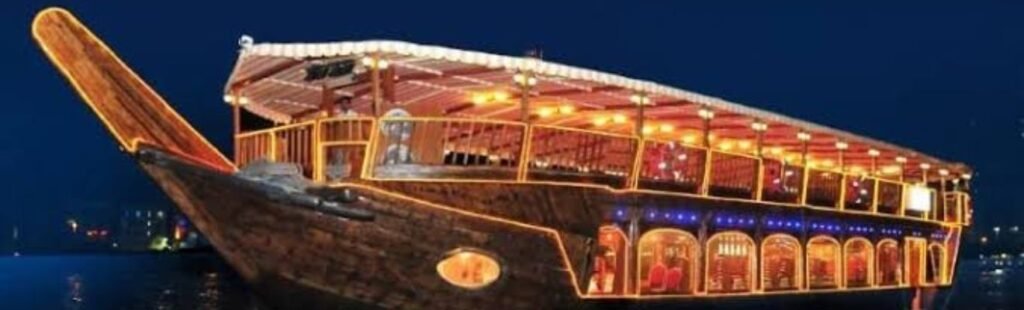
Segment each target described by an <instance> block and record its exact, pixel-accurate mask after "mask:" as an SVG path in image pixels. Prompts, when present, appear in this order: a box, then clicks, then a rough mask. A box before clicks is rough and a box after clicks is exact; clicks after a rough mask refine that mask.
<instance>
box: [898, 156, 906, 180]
mask: <svg viewBox="0 0 1024 310" xmlns="http://www.w3.org/2000/svg"><path fill="white" fill-rule="evenodd" d="M896 163H897V164H899V166H900V183H903V182H904V181H905V179H906V176H907V174H906V170H907V158H906V157H903V156H896Z"/></svg>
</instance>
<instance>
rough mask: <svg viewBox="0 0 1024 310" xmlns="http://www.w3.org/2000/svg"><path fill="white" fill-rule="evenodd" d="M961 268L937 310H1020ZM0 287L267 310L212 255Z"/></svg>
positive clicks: (106, 300)
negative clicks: (951, 287) (954, 284)
mask: <svg viewBox="0 0 1024 310" xmlns="http://www.w3.org/2000/svg"><path fill="white" fill-rule="evenodd" d="M959 268H960V270H959V271H958V272H959V273H958V277H957V283H956V286H955V287H954V288H953V289H952V290H951V291H949V292H945V293H946V294H940V296H937V298H936V300H935V302H934V303H933V306H934V308H935V309H972V310H973V309H991V310H998V309H1005V310H1011V309H1024V268H1021V267H1020V266H1018V267H1014V268H992V266H987V265H984V266H983V265H982V264H981V263H979V261H977V260H967V261H963V262H962V263H961V264H960V266H959ZM997 269H998V271H996V270H997ZM0 283H2V284H3V285H2V286H0V308H2V309H82V310H87V309H211V310H212V309H265V308H266V307H265V306H261V305H260V304H259V303H258V302H257V301H256V299H257V297H256V296H254V295H253V294H252V293H251V292H249V291H248V289H247V288H246V286H245V285H244V284H243V283H242V282H241V280H240V279H239V278H238V276H237V275H236V274H235V273H234V272H232V271H231V270H230V269H229V268H228V267H227V265H226V264H225V263H224V262H223V261H222V260H221V259H220V258H219V257H217V256H216V255H213V254H177V255H110V256H103V255H88V256H84V255H68V256H27V257H26V256H22V257H5V258H0ZM762 306H763V305H762Z"/></svg>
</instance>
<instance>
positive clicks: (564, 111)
mask: <svg viewBox="0 0 1024 310" xmlns="http://www.w3.org/2000/svg"><path fill="white" fill-rule="evenodd" d="M573 112H576V107H574V106H571V105H563V106H560V107H558V113H561V114H572V113H573Z"/></svg>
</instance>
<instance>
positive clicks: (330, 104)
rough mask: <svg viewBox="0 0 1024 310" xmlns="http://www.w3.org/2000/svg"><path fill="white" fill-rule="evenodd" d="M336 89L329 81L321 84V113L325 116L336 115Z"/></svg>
mask: <svg viewBox="0 0 1024 310" xmlns="http://www.w3.org/2000/svg"><path fill="white" fill-rule="evenodd" d="M334 100H335V99H334V90H332V89H331V88H330V87H328V86H327V83H324V84H322V85H320V114H321V115H323V116H324V117H332V116H334V107H335V105H336V104H335V103H334Z"/></svg>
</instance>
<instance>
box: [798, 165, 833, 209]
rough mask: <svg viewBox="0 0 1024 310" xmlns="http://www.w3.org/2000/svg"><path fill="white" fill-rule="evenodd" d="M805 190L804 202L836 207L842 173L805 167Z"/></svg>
mask: <svg viewBox="0 0 1024 310" xmlns="http://www.w3.org/2000/svg"><path fill="white" fill-rule="evenodd" d="M806 173H807V182H806V185H807V192H806V193H805V194H804V195H805V198H804V203H805V204H808V205H812V206H818V207H830V208H833V207H837V206H838V205H839V200H840V191H841V188H842V186H843V185H842V184H843V183H842V182H843V174H841V173H838V172H834V171H828V170H818V169H813V168H811V169H807V170H806Z"/></svg>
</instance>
